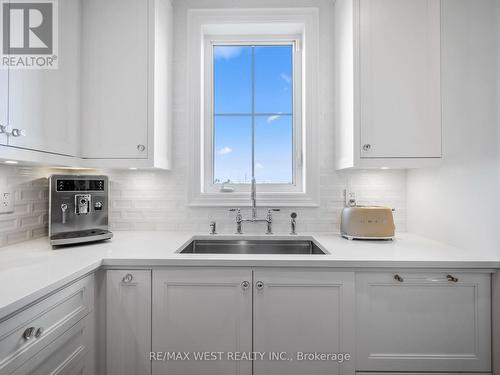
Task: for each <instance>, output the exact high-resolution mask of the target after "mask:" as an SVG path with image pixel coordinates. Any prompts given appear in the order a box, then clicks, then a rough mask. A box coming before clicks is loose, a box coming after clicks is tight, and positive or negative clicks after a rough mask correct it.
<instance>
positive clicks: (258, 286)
mask: <svg viewBox="0 0 500 375" xmlns="http://www.w3.org/2000/svg"><path fill="white" fill-rule="evenodd" d="M255 287H256V288H257V289H258V290H262V289H264V283H263V282H262V281H257V282H256V283H255Z"/></svg>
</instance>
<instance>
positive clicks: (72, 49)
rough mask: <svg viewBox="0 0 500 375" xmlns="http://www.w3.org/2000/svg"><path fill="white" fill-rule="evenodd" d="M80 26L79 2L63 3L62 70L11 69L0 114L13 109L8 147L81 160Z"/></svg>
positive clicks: (60, 30) (60, 28)
mask: <svg viewBox="0 0 500 375" xmlns="http://www.w3.org/2000/svg"><path fill="white" fill-rule="evenodd" d="M80 25H81V22H80V0H65V1H60V2H58V37H59V43H58V45H59V51H58V55H57V60H58V68H57V69H16V68H12V69H10V71H9V84H8V88H9V89H8V100H7V101H6V98H5V93H4V92H3V91H4V88H3V87H4V86H3V85H1V87H2V88H1V89H0V90H2V93H1V94H0V100H1V101H2V103H1V104H0V113H2V112H3V111H2V109H3V107H4V106H5V103H8V112H9V113H8V117H9V120H8V122H9V124H8V125H9V128H10V129H11V130H13V132H12V133H11V134H12V135H11V136H9V137H8V138H9V139H8V144H9V146H11V147H15V148H22V149H27V150H33V151H43V152H44V153H53V154H60V155H69V156H76V155H77V154H78V126H79V120H80V113H79V100H80V87H79V79H78V77H79V72H80V43H79V41H80ZM55 40H57V39H55ZM1 74H2V75H3V73H1ZM2 80H3V79H2Z"/></svg>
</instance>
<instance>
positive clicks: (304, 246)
mask: <svg viewBox="0 0 500 375" xmlns="http://www.w3.org/2000/svg"><path fill="white" fill-rule="evenodd" d="M180 253H181V254H283V255H285V254H297V255H326V252H325V251H323V250H321V249H320V248H319V247H318V246H317V245H316V244H315V243H314V242H313V241H310V240H267V239H250V240H224V239H213V240H193V241H191V242H190V243H189V244H188V245H187V246H186V247H185V248H183V249H182V250H181V251H180Z"/></svg>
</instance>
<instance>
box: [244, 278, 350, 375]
mask: <svg viewBox="0 0 500 375" xmlns="http://www.w3.org/2000/svg"><path fill="white" fill-rule="evenodd" d="M354 315H355V314H354V273H350V272H330V271H302V270H300V271H298V270H276V269H274V270H273V269H271V270H256V271H255V272H254V301H253V316H254V327H253V333H254V351H257V352H265V353H266V360H263V361H256V362H254V375H267V374H273V375H293V374H296V375H303V374H312V375H334V374H337V375H348V374H354V319H355V318H354ZM280 352H286V353H287V355H288V357H289V358H291V359H293V360H291V361H283V360H268V357H267V354H268V353H280ZM299 352H302V353H314V352H316V353H331V354H333V353H335V354H338V353H341V354H349V355H350V356H351V357H350V360H344V361H343V362H342V360H341V359H339V360H337V361H335V360H314V359H313V360H300V357H299V356H300V354H298V353H299ZM344 358H345V357H344Z"/></svg>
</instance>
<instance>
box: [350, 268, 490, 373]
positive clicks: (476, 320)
mask: <svg viewBox="0 0 500 375" xmlns="http://www.w3.org/2000/svg"><path fill="white" fill-rule="evenodd" d="M356 300H357V301H356V302H357V305H356V308H357V322H356V323H357V324H356V328H357V339H356V348H357V350H356V363H357V370H358V371H366V372H377V371H378V372H379V373H380V374H386V373H387V372H391V373H392V372H445V373H450V374H456V373H461V374H462V373H464V372H465V373H480V372H485V373H489V372H491V294H490V275H489V274H481V273H451V274H450V273H447V272H402V273H399V274H396V273H389V272H387V273H358V274H357V275H356Z"/></svg>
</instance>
